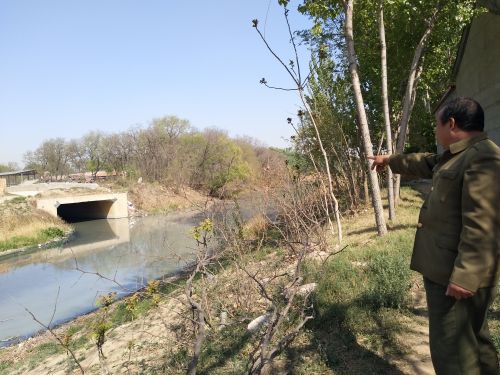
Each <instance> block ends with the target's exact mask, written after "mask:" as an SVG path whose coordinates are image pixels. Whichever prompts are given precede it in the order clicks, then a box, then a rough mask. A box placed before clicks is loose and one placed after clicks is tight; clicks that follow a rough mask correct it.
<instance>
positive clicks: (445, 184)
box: [436, 169, 458, 202]
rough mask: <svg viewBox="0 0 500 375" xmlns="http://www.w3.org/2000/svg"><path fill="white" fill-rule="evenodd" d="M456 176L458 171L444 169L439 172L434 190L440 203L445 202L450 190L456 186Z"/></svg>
mask: <svg viewBox="0 0 500 375" xmlns="http://www.w3.org/2000/svg"><path fill="white" fill-rule="evenodd" d="M457 176H458V170H456V169H446V170H444V171H441V172H439V174H438V176H437V177H438V181H437V186H436V190H437V194H438V196H439V200H440V201H441V202H444V201H446V198H447V196H448V194H449V192H450V190H452V188H453V186H455V185H456V184H457Z"/></svg>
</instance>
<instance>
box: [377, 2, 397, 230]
mask: <svg viewBox="0 0 500 375" xmlns="http://www.w3.org/2000/svg"><path fill="white" fill-rule="evenodd" d="M379 30H380V60H381V68H382V105H383V107H384V124H385V135H386V144H387V154H388V155H391V154H392V131H391V120H390V116H389V96H388V93H387V46H386V44H385V26H384V1H383V0H382V1H381V2H380V19H379ZM387 198H388V201H389V220H391V221H393V220H396V210H395V208H394V182H393V180H392V171H391V168H387Z"/></svg>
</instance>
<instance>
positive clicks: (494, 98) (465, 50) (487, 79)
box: [437, 0, 500, 145]
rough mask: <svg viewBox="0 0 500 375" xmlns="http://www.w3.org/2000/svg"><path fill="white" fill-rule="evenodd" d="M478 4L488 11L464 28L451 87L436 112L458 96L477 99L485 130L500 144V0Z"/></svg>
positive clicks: (489, 0)
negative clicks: (481, 109)
mask: <svg viewBox="0 0 500 375" xmlns="http://www.w3.org/2000/svg"><path fill="white" fill-rule="evenodd" d="M478 4H480V5H482V6H484V7H486V8H487V9H488V12H486V13H484V14H481V15H479V16H477V17H475V18H474V19H473V20H472V22H471V24H470V25H468V26H467V27H466V28H465V29H464V32H463V34H462V39H461V41H460V45H459V48H458V53H457V60H456V62H455V66H454V68H453V76H452V85H451V86H450V89H449V90H448V92H447V93H446V94H445V95H444V97H443V98H442V99H441V101H440V103H439V104H438V106H437V109H439V107H441V105H442V104H443V103H445V102H446V101H448V100H451V99H453V98H456V97H458V96H468V97H471V98H474V99H476V100H477V101H478V102H479V103H481V106H482V107H483V108H484V111H485V130H486V131H487V132H488V135H489V136H490V138H491V139H492V140H493V141H495V142H496V143H497V144H498V145H500V0H478Z"/></svg>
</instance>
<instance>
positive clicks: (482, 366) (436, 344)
mask: <svg viewBox="0 0 500 375" xmlns="http://www.w3.org/2000/svg"><path fill="white" fill-rule="evenodd" d="M424 285H425V293H426V296H427V308H428V311H429V343H430V348H431V357H432V364H433V365H434V370H435V371H436V375H499V366H498V357H497V352H496V349H495V346H494V345H493V342H492V341H491V337H490V332H489V329H488V321H487V319H486V315H487V312H488V308H489V306H490V305H491V303H492V302H493V300H494V298H495V295H496V288H481V289H478V291H477V292H476V294H475V295H474V296H473V297H471V298H467V299H461V300H457V299H455V298H453V297H448V296H446V295H445V293H446V287H445V286H442V285H439V284H436V283H434V282H432V281H430V280H428V279H426V278H424Z"/></svg>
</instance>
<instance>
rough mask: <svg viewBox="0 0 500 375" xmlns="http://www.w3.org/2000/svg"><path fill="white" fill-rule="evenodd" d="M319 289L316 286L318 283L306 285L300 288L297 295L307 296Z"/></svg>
mask: <svg viewBox="0 0 500 375" xmlns="http://www.w3.org/2000/svg"><path fill="white" fill-rule="evenodd" d="M317 287H318V284H316V283H309V284H304V285H302V286H300V287H299V289H298V290H297V294H298V295H299V296H305V295H307V294H309V293H312V292H314V291H315V290H316V288H317Z"/></svg>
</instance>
